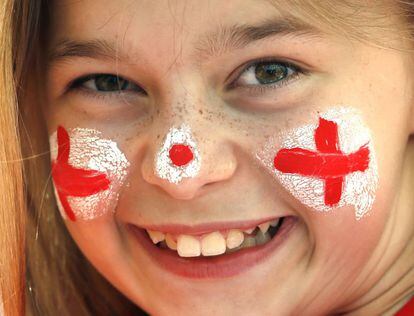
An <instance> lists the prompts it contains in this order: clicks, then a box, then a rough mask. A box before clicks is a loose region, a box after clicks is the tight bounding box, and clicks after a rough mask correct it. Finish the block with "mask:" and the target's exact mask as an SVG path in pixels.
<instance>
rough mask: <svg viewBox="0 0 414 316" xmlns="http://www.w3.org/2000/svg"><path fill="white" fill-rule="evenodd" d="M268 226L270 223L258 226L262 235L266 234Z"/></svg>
mask: <svg viewBox="0 0 414 316" xmlns="http://www.w3.org/2000/svg"><path fill="white" fill-rule="evenodd" d="M269 226H270V223H269V222H266V223H263V224H260V225H259V228H260V231H261V232H262V233H263V234H264V233H266V232H267V230H268V229H269Z"/></svg>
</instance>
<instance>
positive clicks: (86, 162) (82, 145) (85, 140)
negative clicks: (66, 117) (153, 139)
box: [50, 126, 129, 221]
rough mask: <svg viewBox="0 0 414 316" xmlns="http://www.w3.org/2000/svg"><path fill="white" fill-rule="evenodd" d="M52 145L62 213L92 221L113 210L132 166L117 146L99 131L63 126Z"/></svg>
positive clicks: (70, 218) (54, 172)
mask: <svg viewBox="0 0 414 316" xmlns="http://www.w3.org/2000/svg"><path fill="white" fill-rule="evenodd" d="M50 145H51V156H52V157H51V158H52V177H53V183H54V188H55V195H56V199H57V202H58V206H59V210H60V211H61V214H62V216H63V217H64V218H67V219H69V220H71V221H76V220H91V219H94V218H96V217H99V216H102V215H104V214H106V213H108V212H113V211H114V210H115V206H116V202H117V199H118V194H119V192H118V191H119V190H120V188H121V187H122V184H123V182H124V180H125V178H126V175H127V168H128V167H129V162H128V161H127V159H126V157H125V155H124V154H123V153H122V152H121V151H120V150H119V148H118V146H117V145H116V144H115V143H114V142H113V141H110V140H107V139H103V138H101V133H100V132H98V131H96V130H92V129H83V128H75V129H69V130H66V129H65V128H64V127H62V126H59V127H58V128H57V131H56V133H54V134H53V135H52V136H51V137H50ZM56 146H57V148H56Z"/></svg>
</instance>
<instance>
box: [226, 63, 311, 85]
mask: <svg viewBox="0 0 414 316" xmlns="http://www.w3.org/2000/svg"><path fill="white" fill-rule="evenodd" d="M301 73H303V71H302V70H300V69H299V67H296V66H294V65H291V64H289V63H284V62H277V61H264V62H256V63H254V64H251V65H250V66H248V67H247V68H246V69H245V70H244V71H243V72H242V73H241V74H240V75H239V77H238V78H237V80H236V81H235V82H233V84H232V86H233V87H239V86H249V87H253V86H263V85H266V86H280V85H282V84H284V83H286V82H287V81H289V80H291V79H293V78H294V77H296V76H297V75H299V74H301Z"/></svg>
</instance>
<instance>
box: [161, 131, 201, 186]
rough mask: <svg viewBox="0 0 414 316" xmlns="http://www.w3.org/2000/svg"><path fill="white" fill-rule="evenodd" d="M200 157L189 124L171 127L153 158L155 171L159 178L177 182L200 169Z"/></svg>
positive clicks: (190, 176) (195, 173)
mask: <svg viewBox="0 0 414 316" xmlns="http://www.w3.org/2000/svg"><path fill="white" fill-rule="evenodd" d="M200 165H201V157H200V153H199V150H198V148H197V143H196V141H195V140H194V138H193V136H192V133H191V129H190V127H189V126H187V125H185V124H183V125H181V126H180V127H178V128H175V127H173V128H171V129H170V130H169V132H168V134H167V136H166V137H165V139H164V143H163V145H162V147H161V149H160V150H159V151H158V153H157V156H156V158H155V172H156V174H157V175H158V176H159V177H160V178H161V179H166V180H168V181H169V182H171V183H175V184H178V183H180V182H181V181H182V179H183V178H193V177H195V176H196V175H197V174H198V172H199V171H200Z"/></svg>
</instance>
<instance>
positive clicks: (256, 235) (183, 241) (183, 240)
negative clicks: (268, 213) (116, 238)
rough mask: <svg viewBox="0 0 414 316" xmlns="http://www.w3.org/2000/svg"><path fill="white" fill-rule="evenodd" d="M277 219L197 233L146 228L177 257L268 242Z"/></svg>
mask: <svg viewBox="0 0 414 316" xmlns="http://www.w3.org/2000/svg"><path fill="white" fill-rule="evenodd" d="M281 222H282V219H281V218H279V219H276V220H272V221H267V222H264V223H261V224H259V225H256V226H254V227H250V228H248V229H244V230H242V229H227V230H220V231H213V232H209V233H205V234H199V235H187V234H172V233H164V232H161V231H156V230H149V229H147V230H146V231H147V233H148V235H149V237H150V238H151V240H152V242H153V243H154V244H158V246H159V247H160V248H169V249H171V250H175V251H177V253H178V255H179V256H180V257H198V256H201V255H202V256H217V255H221V254H224V253H227V252H228V253H230V252H234V251H237V250H239V249H243V248H248V247H253V246H255V245H261V244H264V243H266V242H268V241H269V240H270V239H271V238H272V237H273V235H274V234H275V233H276V231H277V228H278V227H279V226H280V224H281Z"/></svg>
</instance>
